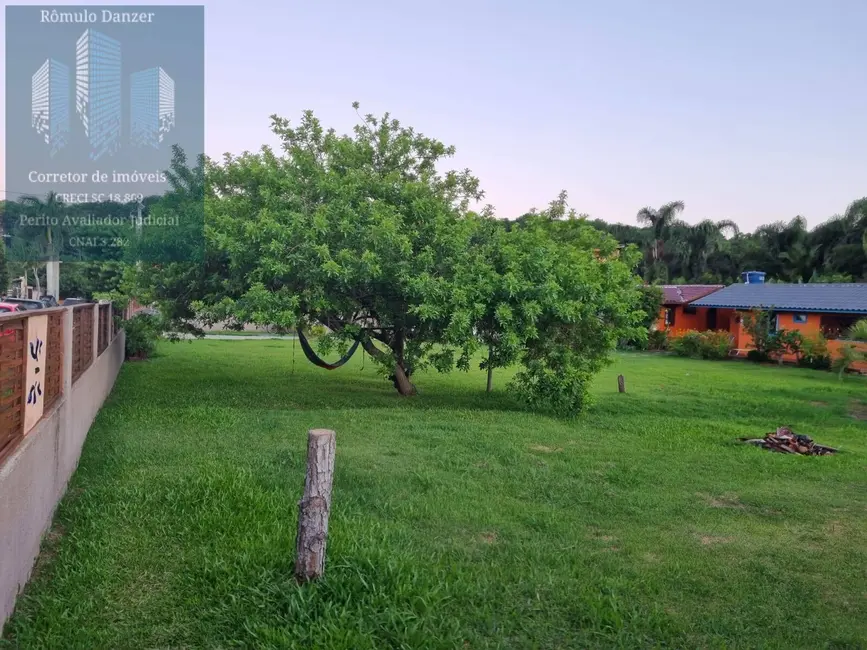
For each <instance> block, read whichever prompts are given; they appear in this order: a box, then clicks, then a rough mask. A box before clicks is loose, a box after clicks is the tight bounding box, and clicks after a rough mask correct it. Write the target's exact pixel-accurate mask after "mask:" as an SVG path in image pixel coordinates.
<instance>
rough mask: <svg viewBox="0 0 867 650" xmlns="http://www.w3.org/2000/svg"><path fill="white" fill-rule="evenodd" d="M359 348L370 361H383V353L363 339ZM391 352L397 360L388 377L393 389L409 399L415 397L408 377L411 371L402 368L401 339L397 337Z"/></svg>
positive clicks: (414, 389) (366, 339)
mask: <svg viewBox="0 0 867 650" xmlns="http://www.w3.org/2000/svg"><path fill="white" fill-rule="evenodd" d="M361 347H362V349H364V350H365V351H366V352H367V354H369V355H370V357H371V358H372V359H376V360H378V361H380V362H383V361H385V358H384V357H385V356H386V355H385V353H384V352H383V351H382V350H380V349H379V348H378V347H376V346H375V345H374V344H373V342H372V341H371V340H370V339H369V338H367V337H364V338H362V339H361ZM392 352H393V353H394V356H395V358H397V359H398V361H397V363H395V364H394V372H393V373H392V374H391V375H389V377H388V378H389V379H391V381H392V382H393V383H394V387H395V388H396V389H397V392H398V393H399V394H401V395H403V396H404V397H409V396H411V395H415V394H416V393H417V392H418V391H416V388H415V386H414V385H413V383H412V382H411V381H410V380H409V377H410V375H411V374H412V369H410V370H409V372H407V370H406V369H405V368H404V367H403V360H402V356H403V338H402V337H399V338H398V339H397V343H396V344H395V345H394V346H393V347H392Z"/></svg>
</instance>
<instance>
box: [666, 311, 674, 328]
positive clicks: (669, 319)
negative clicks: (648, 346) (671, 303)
mask: <svg viewBox="0 0 867 650" xmlns="http://www.w3.org/2000/svg"><path fill="white" fill-rule="evenodd" d="M672 325H674V307H666V308H665V326H666V327H671V326H672Z"/></svg>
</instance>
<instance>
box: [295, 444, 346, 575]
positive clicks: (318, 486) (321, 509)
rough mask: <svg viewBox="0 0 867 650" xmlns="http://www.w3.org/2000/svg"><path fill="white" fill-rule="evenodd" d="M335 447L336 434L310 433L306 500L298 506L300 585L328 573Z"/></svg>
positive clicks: (305, 483) (297, 559)
mask: <svg viewBox="0 0 867 650" xmlns="http://www.w3.org/2000/svg"><path fill="white" fill-rule="evenodd" d="M335 447H336V443H335V436H334V432H333V431H331V430H329V429H311V430H310V431H308V432H307V475H306V477H305V479H304V496H303V497H302V499H301V501H299V502H298V538H297V540H296V543H295V577H296V579H297V580H298V581H299V582H307V581H310V580H315V579H317V578H319V577H321V576H322V574H323V573H324V572H325V543H326V541H327V538H328V514H329V512H330V510H331V482H332V479H333V478H334V454H335Z"/></svg>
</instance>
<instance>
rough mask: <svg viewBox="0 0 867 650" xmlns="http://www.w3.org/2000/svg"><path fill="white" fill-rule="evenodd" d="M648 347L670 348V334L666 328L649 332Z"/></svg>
mask: <svg viewBox="0 0 867 650" xmlns="http://www.w3.org/2000/svg"><path fill="white" fill-rule="evenodd" d="M647 348H648V349H649V350H666V349H668V334H667V333H666V331H665V330H650V332H648V334H647Z"/></svg>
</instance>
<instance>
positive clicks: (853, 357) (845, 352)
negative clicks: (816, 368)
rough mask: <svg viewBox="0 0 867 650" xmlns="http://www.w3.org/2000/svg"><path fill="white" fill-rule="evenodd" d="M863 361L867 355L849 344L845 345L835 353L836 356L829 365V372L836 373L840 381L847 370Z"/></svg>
mask: <svg viewBox="0 0 867 650" xmlns="http://www.w3.org/2000/svg"><path fill="white" fill-rule="evenodd" d="M865 359H867V355H865V354H864V353H863V352H861V351H860V350H859V349H858V348H857V347H855V346H854V345H852V344H851V343H846V344H844V345H842V346H840V349H839V350H838V351H837V356H836V357H835V358H834V361H833V363H832V364H831V370H833V371H834V372H836V373H837V378H838V379H841V380H842V379H843V377H844V376H845V375H846V371H847V370H849V368H851V367H852V365H853V364H854V363H857V362H859V361H864V360H865Z"/></svg>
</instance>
